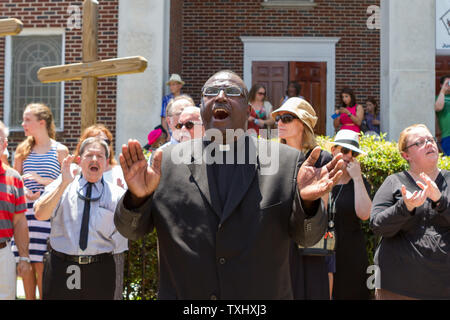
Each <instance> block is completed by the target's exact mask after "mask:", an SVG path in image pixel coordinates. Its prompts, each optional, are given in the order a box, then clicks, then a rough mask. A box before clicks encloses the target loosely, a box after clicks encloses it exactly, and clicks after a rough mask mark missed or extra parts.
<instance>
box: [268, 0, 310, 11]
mask: <svg viewBox="0 0 450 320" xmlns="http://www.w3.org/2000/svg"><path fill="white" fill-rule="evenodd" d="M261 5H262V6H263V7H266V8H268V9H269V8H277V9H278V8H281V9H282V8H288V9H289V8H290V9H298V10H310V9H313V8H314V7H316V6H317V3H316V2H315V1H314V0H277V1H275V0H263V1H261Z"/></svg>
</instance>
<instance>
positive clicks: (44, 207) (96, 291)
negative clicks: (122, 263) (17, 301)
mask: <svg viewBox="0 0 450 320" xmlns="http://www.w3.org/2000/svg"><path fill="white" fill-rule="evenodd" d="M80 157H81V158H80V160H79V161H80V162H79V164H80V168H81V175H77V171H78V170H79V169H78V168H77V169H73V168H72V169H71V166H70V164H71V163H72V161H73V160H74V156H73V155H69V156H67V157H66V158H65V159H64V161H63V163H62V167H61V176H60V177H59V178H58V179H56V180H55V181H53V182H52V183H51V184H50V185H48V186H47V187H46V188H45V192H44V194H43V195H42V196H41V197H40V198H39V200H38V201H37V202H35V204H34V212H35V215H36V218H37V219H38V220H48V219H51V226H52V230H51V233H50V238H49V252H48V253H47V257H46V258H45V259H44V276H43V299H45V300H53V299H76V300H80V299H82V300H84V299H110V300H112V299H113V298H114V289H115V279H116V274H115V263H114V259H113V255H112V253H113V252H114V250H115V249H116V247H117V246H118V245H119V243H118V241H117V240H118V238H119V237H120V235H119V233H118V232H117V230H116V228H115V226H114V221H113V218H114V210H115V208H116V205H117V202H118V201H119V199H120V197H121V196H122V194H123V193H124V192H125V190H123V189H122V188H120V187H118V186H116V185H115V184H112V183H109V182H108V181H105V180H104V179H103V172H104V171H105V169H106V167H107V161H108V158H109V148H108V145H107V144H106V142H104V141H103V140H102V139H100V138H97V137H91V138H87V139H86V140H84V141H83V143H82V144H81V147H80Z"/></svg>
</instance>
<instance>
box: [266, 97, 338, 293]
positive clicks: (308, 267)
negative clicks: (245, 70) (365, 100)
mask: <svg viewBox="0 0 450 320" xmlns="http://www.w3.org/2000/svg"><path fill="white" fill-rule="evenodd" d="M272 118H273V119H274V120H275V122H276V124H277V125H278V137H279V138H280V142H281V143H284V144H287V145H288V146H290V147H293V148H295V149H298V150H300V151H302V152H303V153H304V154H305V158H307V157H308V156H309V154H310V153H311V151H312V149H314V148H315V147H316V146H317V145H318V144H317V142H316V139H315V137H314V131H313V129H314V126H315V125H316V122H317V116H316V112H315V111H314V108H313V107H312V106H311V105H310V104H309V103H308V102H307V101H306V100H304V99H302V98H298V97H293V98H289V99H287V100H286V101H285V102H284V103H283V105H282V106H281V107H280V108H278V109H277V110H275V111H274V112H272ZM331 160H332V157H331V154H330V153H328V152H326V151H324V150H322V151H321V153H320V157H319V159H318V160H317V162H316V167H318V168H319V167H322V166H324V165H325V164H327V163H328V162H330V161H331ZM323 200H324V201H325V203H326V202H327V201H328V196H326V197H325V199H323ZM289 258H290V265H291V279H292V289H293V292H294V299H296V300H304V299H308V300H319V299H320V300H328V299H330V286H329V278H328V277H329V273H330V274H331V275H332V272H333V271H334V259H333V257H329V256H327V257H325V256H310V255H307V254H306V253H305V252H304V250H303V248H299V247H298V245H296V244H295V243H294V242H293V243H292V246H291V252H290V257H289ZM330 269H331V270H330ZM330 282H331V279H330Z"/></svg>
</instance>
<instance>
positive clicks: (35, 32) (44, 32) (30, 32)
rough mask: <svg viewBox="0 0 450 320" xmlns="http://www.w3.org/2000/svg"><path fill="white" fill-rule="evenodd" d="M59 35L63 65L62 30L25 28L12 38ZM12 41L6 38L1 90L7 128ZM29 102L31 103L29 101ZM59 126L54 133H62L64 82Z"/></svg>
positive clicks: (9, 107)
mask: <svg viewBox="0 0 450 320" xmlns="http://www.w3.org/2000/svg"><path fill="white" fill-rule="evenodd" d="M50 35H61V36H62V43H61V64H65V57H66V36H65V29H64V28H26V29H23V30H22V32H21V33H20V34H18V35H16V36H14V37H23V36H50ZM11 70H12V39H11V36H7V37H6V41H5V78H4V81H5V87H4V90H3V99H4V108H3V120H4V123H5V125H6V126H7V127H10V123H9V121H10V111H11V80H12V74H11ZM30 102H31V101H30ZM60 108H61V113H60V114H61V120H60V121H61V125H60V126H59V127H57V128H56V131H58V132H61V131H64V82H61V106H60ZM9 130H10V132H19V131H22V130H23V129H22V128H9Z"/></svg>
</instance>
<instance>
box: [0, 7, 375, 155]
mask: <svg viewBox="0 0 450 320" xmlns="http://www.w3.org/2000/svg"><path fill="white" fill-rule="evenodd" d="M313 2H314V4H315V6H314V7H313V8H312V9H310V10H300V9H298V8H294V9H288V8H272V7H266V6H264V5H263V0H208V1H205V0H189V1H187V0H171V4H170V7H171V11H170V21H171V23H170V48H169V72H170V73H179V74H181V76H182V77H183V80H185V81H186V85H185V87H184V92H185V93H188V94H190V95H191V96H192V97H193V98H194V100H195V101H196V102H198V101H199V98H200V96H199V93H200V89H201V87H202V85H203V83H204V82H205V80H206V79H207V78H208V77H209V76H211V75H212V74H213V73H214V72H216V71H218V70H221V69H231V70H234V71H235V72H237V73H238V74H239V75H241V76H243V72H244V70H243V64H244V45H243V42H242V40H241V38H240V37H312V38H322V37H335V38H339V41H338V42H337V43H336V64H335V101H332V104H333V105H335V104H336V103H338V101H339V98H338V93H339V91H340V89H342V88H343V87H344V86H350V87H352V88H353V89H354V90H355V92H356V95H357V99H358V101H359V102H360V103H362V102H364V99H366V98H367V97H368V96H375V97H376V98H379V93H380V85H379V79H380V76H379V75H380V32H379V30H376V29H375V30H371V29H368V27H367V20H368V18H369V16H370V14H368V13H367V8H368V7H369V6H371V5H377V6H379V5H380V0H333V1H327V0H315V1H313ZM121 5H122V2H121ZM125 5H132V2H128V1H127V2H125ZM69 6H79V7H80V9H81V6H82V1H69V0H39V1H38V0H0V18H7V17H8V18H9V17H11V18H12V17H14V18H18V19H20V20H21V21H22V22H23V24H24V30H27V29H33V28H60V29H62V30H63V32H64V33H63V36H64V44H65V49H64V63H66V64H68V63H75V62H80V61H81V45H82V39H81V29H72V30H70V29H69V28H67V22H68V19H69V17H70V14H69V13H68V12H67V9H68V8H69ZM118 13H119V0H100V1H99V15H100V16H99V34H98V37H99V58H100V59H109V58H114V57H117V51H118V28H119V27H118V16H119V14H118ZM143 27H144V28H145V26H143ZM161 32H162V31H161ZM119 45H120V44H119ZM122 45H126V44H125V43H124V44H122ZM4 52H5V38H0V88H1V89H0V101H1V104H0V114H2V115H3V119H4V116H5V112H4V111H5V110H4V105H5V97H4V94H5V90H4V88H5V54H4ZM166 76H167V77H168V75H164V77H166ZM162 87H164V86H162ZM166 90H167V88H166ZM116 91H117V79H116V78H115V77H110V78H105V79H99V83H98V108H99V109H98V113H97V121H98V122H101V123H104V124H106V125H107V126H108V127H109V128H110V129H111V131H112V132H113V134H114V133H115V132H116V128H115V126H116ZM30 102H31V101H30ZM44 102H45V101H44ZM80 103H81V82H80V81H73V82H66V83H65V85H64V108H63V115H64V117H63V119H64V126H63V131H60V132H58V134H57V140H58V141H60V142H62V143H64V144H65V145H67V146H68V147H69V149H70V150H73V149H74V148H75V146H76V142H77V138H78V137H79V135H80V111H81V108H80ZM150 108H151V110H150V111H151V112H155V113H158V114H159V111H160V110H159V108H160V106H159V105H152V106H150ZM327 121H328V119H327ZM152 125H153V124H149V128H151V127H152ZM155 125H156V124H155ZM145 130H148V128H146V129H145ZM22 139H23V132H21V131H17V132H12V133H11V137H10V146H9V150H10V151H13V150H14V149H15V147H16V145H17V143H18V142H20V141H22Z"/></svg>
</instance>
